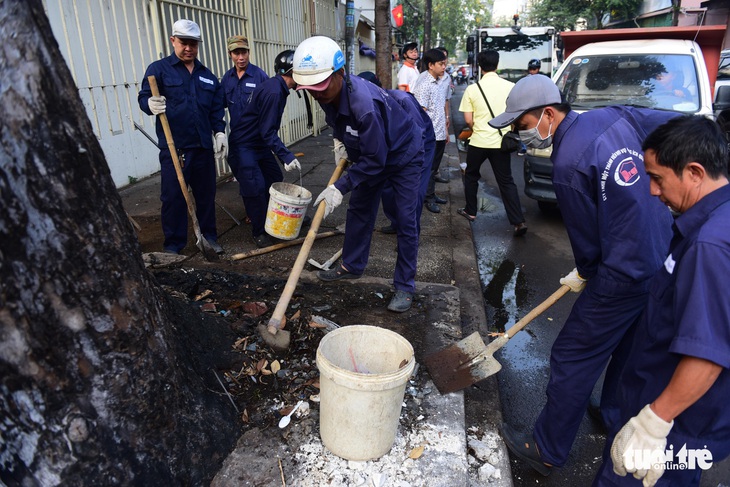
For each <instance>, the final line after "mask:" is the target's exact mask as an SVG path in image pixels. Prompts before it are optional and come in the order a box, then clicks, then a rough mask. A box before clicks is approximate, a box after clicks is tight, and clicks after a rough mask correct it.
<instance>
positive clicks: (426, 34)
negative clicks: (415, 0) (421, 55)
mask: <svg viewBox="0 0 730 487" xmlns="http://www.w3.org/2000/svg"><path fill="white" fill-rule="evenodd" d="M423 10H424V15H423V52H426V51H428V50H429V49H431V12H432V10H433V8H432V1H431V0H426V3H425V5H424V8H423Z"/></svg>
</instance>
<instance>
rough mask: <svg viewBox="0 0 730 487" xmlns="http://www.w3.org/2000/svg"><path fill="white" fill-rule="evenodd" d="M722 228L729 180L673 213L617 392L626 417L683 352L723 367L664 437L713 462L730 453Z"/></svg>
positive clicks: (729, 275) (729, 204) (726, 245)
mask: <svg viewBox="0 0 730 487" xmlns="http://www.w3.org/2000/svg"><path fill="white" fill-rule="evenodd" d="M728 228H730V185H726V186H723V187H721V188H719V189H717V190H715V191H713V192H712V193H710V194H708V195H706V196H705V197H704V198H702V199H701V200H699V201H698V202H697V203H695V205H694V206H692V207H691V208H690V209H688V210H687V211H686V212H684V213H683V214H682V215H680V216H679V217H677V219H676V221H675V224H674V238H673V239H672V243H671V247H670V251H669V255H668V257H667V258H666V260H665V261H664V265H663V266H662V267H661V269H660V270H659V271H658V272H657V273H656V275H655V276H654V278H653V279H652V280H651V286H650V290H649V301H648V303H647V307H646V311H645V312H644V315H643V316H642V320H641V321H640V323H639V326H638V328H637V330H636V336H635V337H634V342H633V343H634V345H633V348H632V350H631V354H630V356H629V358H628V360H627V362H626V366H625V367H624V372H623V374H622V375H621V379H620V383H621V388H620V390H619V394H620V396H619V398H620V399H621V404H622V415H623V417H622V420H623V421H624V422H625V421H628V419H629V418H631V417H632V416H635V415H636V414H637V413H638V412H639V411H640V410H641V408H643V407H644V406H645V405H646V404H650V403H651V402H653V401H654V400H655V399H656V398H657V397H658V396H659V394H660V393H661V392H662V391H663V390H664V389H665V388H666V387H667V384H669V381H670V379H671V377H672V375H673V374H674V371H675V369H676V368H677V364H679V361H680V360H681V359H682V358H683V357H684V356H691V357H697V358H701V359H705V360H709V361H710V362H714V363H715V364H717V365H720V366H722V367H723V370H722V372H720V375H719V376H718V378H717V380H716V381H715V383H714V385H713V386H712V387H710V389H709V390H708V391H707V392H706V393H705V394H704V395H703V396H702V397H701V398H700V399H699V400H698V401H697V402H695V403H694V404H693V405H692V406H690V407H689V408H687V409H686V410H685V411H684V412H683V413H681V414H680V415H679V416H677V417H676V418H675V420H674V427H673V428H672V431H671V432H670V436H669V443H672V442H673V443H674V451H675V452H676V451H678V450H679V449H680V448H681V447H682V444H683V443H685V442H687V448H704V447H705V445H706V446H707V448H708V449H709V450H710V451H711V452H712V455H713V457H714V460H715V461H719V460H721V459H722V458H724V457H725V456H727V455H728V454H729V453H730V408H729V407H728V398H730V371H729V370H728V369H729V368H730V300H729V299H728V297H727V288H728V283H729V282H730V231H728ZM623 405H625V407H624V406H623ZM692 439H696V441H693V440H692ZM669 443H668V444H669Z"/></svg>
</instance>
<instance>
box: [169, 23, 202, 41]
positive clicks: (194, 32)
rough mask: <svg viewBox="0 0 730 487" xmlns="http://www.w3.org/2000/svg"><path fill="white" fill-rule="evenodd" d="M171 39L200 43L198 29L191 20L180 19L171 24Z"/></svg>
mask: <svg viewBox="0 0 730 487" xmlns="http://www.w3.org/2000/svg"><path fill="white" fill-rule="evenodd" d="M172 37H177V38H179V39H191V40H193V41H198V42H200V41H201V39H200V27H198V24H196V23H195V22H193V21H192V20H187V19H180V20H178V21H177V22H175V23H174V24H172Z"/></svg>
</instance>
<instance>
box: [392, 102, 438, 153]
mask: <svg viewBox="0 0 730 487" xmlns="http://www.w3.org/2000/svg"><path fill="white" fill-rule="evenodd" d="M388 93H389V94H390V96H392V97H394V98H395V99H396V100H398V101H400V103H401V106H403V108H405V109H406V111H407V112H408V113H410V114H411V117H413V119H414V120H415V121H416V123H417V124H418V126H419V127H421V130H422V131H423V146H424V147H426V146H428V144H434V143H436V133H435V132H434V129H433V122H432V121H431V117H429V116H428V113H426V110H424V109H423V108H422V107H421V105H420V104H419V103H418V100H417V99H416V97H415V96H413V94H412V93H409V92H407V91H403V90H388Z"/></svg>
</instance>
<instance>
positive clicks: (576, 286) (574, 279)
mask: <svg viewBox="0 0 730 487" xmlns="http://www.w3.org/2000/svg"><path fill="white" fill-rule="evenodd" d="M586 282H588V281H587V279H583V278H582V277H580V274H578V269H573V270H572V271H570V274H568V275H567V276H565V277H561V278H560V284H564V285H566V286H568V287H569V288H570V290H571V291H573V292H574V293H579V292H581V291H582V290H583V288H585V287H586Z"/></svg>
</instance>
